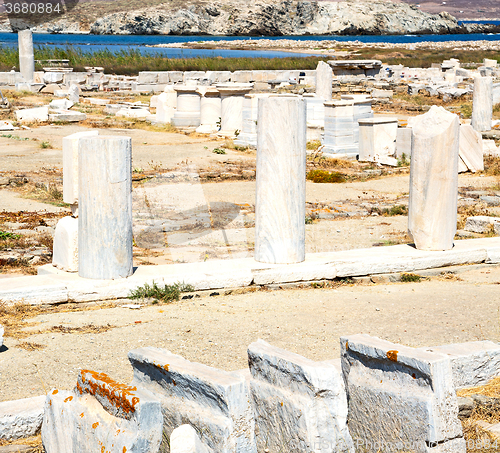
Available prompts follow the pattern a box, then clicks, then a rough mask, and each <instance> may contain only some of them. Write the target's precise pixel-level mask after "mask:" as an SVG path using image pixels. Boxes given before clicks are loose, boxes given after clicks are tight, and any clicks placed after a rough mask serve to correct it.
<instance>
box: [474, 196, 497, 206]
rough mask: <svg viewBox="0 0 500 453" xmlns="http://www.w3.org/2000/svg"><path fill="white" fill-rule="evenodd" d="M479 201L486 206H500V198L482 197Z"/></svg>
mask: <svg viewBox="0 0 500 453" xmlns="http://www.w3.org/2000/svg"><path fill="white" fill-rule="evenodd" d="M479 199H480V200H481V201H484V202H485V203H486V204H487V205H488V206H500V197H496V196H489V195H483V196H482V197H479Z"/></svg>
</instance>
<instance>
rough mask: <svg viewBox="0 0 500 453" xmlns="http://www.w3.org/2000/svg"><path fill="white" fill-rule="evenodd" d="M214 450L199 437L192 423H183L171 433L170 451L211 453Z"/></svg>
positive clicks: (175, 452) (174, 452)
mask: <svg viewBox="0 0 500 453" xmlns="http://www.w3.org/2000/svg"><path fill="white" fill-rule="evenodd" d="M210 452H212V450H211V449H209V448H208V447H207V446H206V445H205V444H203V443H202V442H201V440H200V438H199V437H198V434H197V433H196V431H195V429H194V428H193V427H192V426H191V425H181V426H179V427H178V428H175V429H174V430H173V431H172V434H171V435H170V453H210Z"/></svg>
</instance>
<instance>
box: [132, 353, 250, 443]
mask: <svg viewBox="0 0 500 453" xmlns="http://www.w3.org/2000/svg"><path fill="white" fill-rule="evenodd" d="M128 357H129V360H130V362H131V364H132V367H133V368H134V380H133V382H132V383H133V384H134V385H136V386H137V387H138V388H144V389H147V390H149V391H150V392H151V393H153V394H155V395H156V396H157V398H158V399H159V400H160V401H161V405H162V412H163V432H164V433H165V435H166V436H170V435H171V434H172V432H173V431H174V429H175V428H178V427H179V426H181V425H184V424H186V423H188V424H190V425H191V426H193V428H195V430H196V431H197V433H198V434H199V436H200V438H201V441H202V442H203V443H204V444H205V445H206V446H208V447H209V448H210V449H212V450H213V451H214V452H215V453H235V452H238V453H240V452H241V453H256V452H257V450H256V447H255V433H254V421H253V416H252V415H253V414H252V407H251V403H250V395H249V388H248V383H247V381H246V379H245V377H244V376H241V375H239V374H237V373H230V372H227V371H222V370H218V369H216V368H211V367H208V366H206V365H202V364H199V363H193V362H189V361H188V360H186V359H184V358H183V357H181V356H179V355H176V354H172V353H171V352H170V351H167V350H165V349H158V348H150V347H148V348H141V349H136V350H134V351H130V352H129V354H128ZM167 438H168V437H167ZM165 447H166V445H163V444H162V448H161V449H160V450H161V451H167V450H164V448H165Z"/></svg>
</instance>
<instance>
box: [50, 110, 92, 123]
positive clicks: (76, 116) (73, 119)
mask: <svg viewBox="0 0 500 453" xmlns="http://www.w3.org/2000/svg"><path fill="white" fill-rule="evenodd" d="M86 119H87V115H86V114H85V113H81V112H71V111H70V110H55V111H54V113H50V114H49V120H50V121H52V122H62V123H77V122H78V121H85V120H86Z"/></svg>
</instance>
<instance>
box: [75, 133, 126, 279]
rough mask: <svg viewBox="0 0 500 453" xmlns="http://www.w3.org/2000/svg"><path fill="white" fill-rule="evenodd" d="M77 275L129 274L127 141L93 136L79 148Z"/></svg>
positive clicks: (110, 277) (124, 275)
mask: <svg viewBox="0 0 500 453" xmlns="http://www.w3.org/2000/svg"><path fill="white" fill-rule="evenodd" d="M78 167H79V172H78V184H79V195H78V202H79V216H78V231H79V234H78V250H79V252H78V275H79V276H80V277H84V278H93V279H107V280H109V279H116V278H124V277H128V276H130V275H132V270H133V269H132V140H131V138H129V137H117V136H113V137H112V136H109V137H107V136H97V137H85V138H81V139H80V146H79V149H78Z"/></svg>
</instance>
